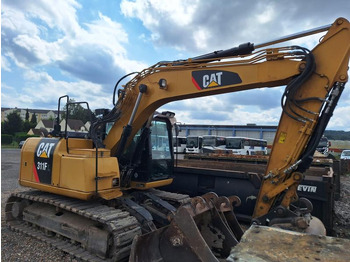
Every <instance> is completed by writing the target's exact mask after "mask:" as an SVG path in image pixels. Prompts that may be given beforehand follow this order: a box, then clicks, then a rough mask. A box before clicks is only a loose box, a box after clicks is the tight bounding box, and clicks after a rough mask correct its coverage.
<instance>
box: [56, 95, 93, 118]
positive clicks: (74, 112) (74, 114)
mask: <svg viewBox="0 0 350 262" xmlns="http://www.w3.org/2000/svg"><path fill="white" fill-rule="evenodd" d="M69 103H75V100H74V99H69ZM66 109H67V105H65V106H64V107H63V108H62V114H61V115H62V119H65V118H66ZM68 116H69V119H79V120H82V121H83V122H84V123H86V122H87V121H90V120H91V119H90V116H91V111H89V110H88V109H85V108H84V107H82V106H81V105H80V104H70V105H69V106H68Z"/></svg>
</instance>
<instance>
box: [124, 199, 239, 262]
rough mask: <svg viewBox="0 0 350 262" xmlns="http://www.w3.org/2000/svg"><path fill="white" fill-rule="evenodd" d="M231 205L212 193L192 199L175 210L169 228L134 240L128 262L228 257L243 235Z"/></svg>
mask: <svg viewBox="0 0 350 262" xmlns="http://www.w3.org/2000/svg"><path fill="white" fill-rule="evenodd" d="M234 199H235V200H237V199H238V198H237V197H235V198H234ZM231 201H232V200H231ZM231 201H230V199H229V198H227V197H218V196H217V195H216V194H215V193H208V194H206V195H204V196H202V197H195V198H192V199H191V202H189V203H186V204H184V205H182V206H181V207H180V208H179V209H178V210H177V212H176V214H175V215H174V217H173V219H172V221H171V223H170V225H168V226H166V227H163V228H160V229H158V230H155V231H153V232H150V233H147V234H144V235H141V236H138V237H136V238H135V239H134V241H133V245H132V248H131V254H130V258H129V261H130V262H141V261H145V262H148V261H164V262H173V261H174V262H175V261H218V259H223V258H226V257H228V256H229V254H230V251H231V248H232V247H234V246H235V245H236V244H237V243H238V241H239V239H240V238H241V236H242V234H243V231H242V229H241V227H240V226H239V224H238V222H237V219H236V217H235V216H234V214H233V207H232V202H231Z"/></svg>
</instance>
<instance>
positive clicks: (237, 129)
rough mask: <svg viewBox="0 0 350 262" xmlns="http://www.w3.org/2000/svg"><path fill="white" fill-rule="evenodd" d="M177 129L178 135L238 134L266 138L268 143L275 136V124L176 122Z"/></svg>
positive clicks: (270, 142) (226, 135) (271, 141)
mask: <svg viewBox="0 0 350 262" xmlns="http://www.w3.org/2000/svg"><path fill="white" fill-rule="evenodd" d="M176 129H177V130H178V131H179V132H178V136H186V137H187V136H189V135H191V136H203V135H217V136H225V137H228V136H239V137H249V138H258V139H265V140H267V143H268V144H272V143H273V140H274V138H275V134H276V130H277V126H261V125H256V124H247V125H191V124H189V125H188V124H176Z"/></svg>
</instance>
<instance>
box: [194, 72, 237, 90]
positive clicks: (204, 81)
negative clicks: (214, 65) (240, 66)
mask: <svg viewBox="0 0 350 262" xmlns="http://www.w3.org/2000/svg"><path fill="white" fill-rule="evenodd" d="M192 83H193V84H194V86H195V87H196V88H197V89H198V90H203V89H208V88H217V87H221V86H227V85H235V84H239V83H242V80H241V78H240V77H239V75H238V74H237V73H235V72H229V71H219V70H199V71H192Z"/></svg>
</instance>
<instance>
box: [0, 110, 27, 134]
mask: <svg viewBox="0 0 350 262" xmlns="http://www.w3.org/2000/svg"><path fill="white" fill-rule="evenodd" d="M2 131H3V133H4V134H9V135H14V134H15V133H16V132H22V131H23V120H22V118H21V117H20V115H19V114H18V113H17V112H12V113H10V114H9V115H8V116H7V120H5V122H4V125H3V130H2Z"/></svg>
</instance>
